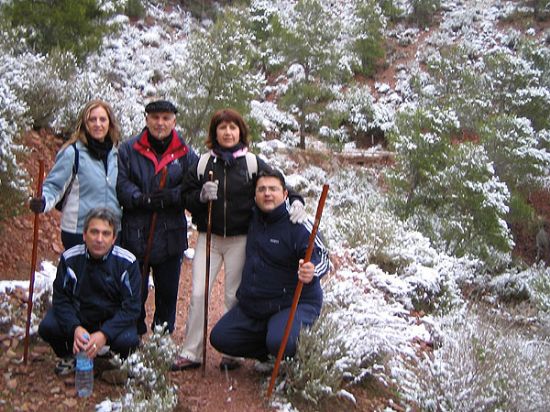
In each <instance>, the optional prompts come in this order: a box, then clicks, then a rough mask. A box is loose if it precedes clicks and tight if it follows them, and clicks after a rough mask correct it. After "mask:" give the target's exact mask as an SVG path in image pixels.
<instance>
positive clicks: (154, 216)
mask: <svg viewBox="0 0 550 412" xmlns="http://www.w3.org/2000/svg"><path fill="white" fill-rule="evenodd" d="M161 173H162V174H161V176H160V182H159V189H161V190H162V189H164V186H166V176H167V175H168V169H167V168H166V166H165V167H164V169H162V172H161ZM156 225H157V212H156V211H155V212H153V214H152V215H151V224H150V225H149V235H148V236H147V246H146V247H145V255H144V256H143V268H142V273H141V277H142V279H146V278H145V276H149V257H150V255H151V249H152V248H153V239H154V237H155V226H156Z"/></svg>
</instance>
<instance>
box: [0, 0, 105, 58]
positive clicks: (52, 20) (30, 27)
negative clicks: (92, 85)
mask: <svg viewBox="0 0 550 412" xmlns="http://www.w3.org/2000/svg"><path fill="white" fill-rule="evenodd" d="M2 16H3V18H4V19H6V20H7V22H8V23H9V24H11V26H12V27H22V28H23V29H24V30H25V38H26V41H27V43H28V45H29V47H30V49H31V50H33V51H37V52H40V53H43V54H47V53H50V52H51V51H53V50H56V49H58V50H62V51H70V52H72V53H73V54H74V55H75V56H77V58H78V59H80V60H83V59H84V57H85V56H86V55H87V54H88V53H90V52H92V51H94V50H97V49H98V48H99V46H100V45H101V41H102V38H103V35H104V34H105V33H107V32H108V31H109V28H108V26H107V24H106V18H107V17H108V13H107V12H104V11H103V10H102V9H101V8H100V6H99V5H98V2H97V1H96V0H81V1H72V0H56V1H32V0H13V1H11V2H5V4H4V5H3V6H2Z"/></svg>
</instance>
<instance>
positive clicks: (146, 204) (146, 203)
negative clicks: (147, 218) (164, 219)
mask: <svg viewBox="0 0 550 412" xmlns="http://www.w3.org/2000/svg"><path fill="white" fill-rule="evenodd" d="M134 204H135V206H136V207H137V208H142V209H147V210H154V207H153V205H152V203H151V195H140V196H138V197H136V198H134Z"/></svg>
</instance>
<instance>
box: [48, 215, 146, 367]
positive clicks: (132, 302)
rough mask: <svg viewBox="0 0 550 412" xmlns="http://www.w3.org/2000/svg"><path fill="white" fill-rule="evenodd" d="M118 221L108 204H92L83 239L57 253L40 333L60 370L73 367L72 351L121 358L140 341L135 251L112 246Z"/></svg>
mask: <svg viewBox="0 0 550 412" xmlns="http://www.w3.org/2000/svg"><path fill="white" fill-rule="evenodd" d="M118 229H119V221H118V218H117V217H116V215H115V214H114V213H113V212H112V211H111V210H110V209H106V208H96V209H92V210H91V211H90V213H89V214H88V215H87V217H86V220H85V222H84V234H83V237H84V244H80V245H77V246H74V247H72V248H70V249H68V250H66V251H65V252H63V254H62V255H61V259H60V261H59V265H58V267H57V275H56V278H55V281H54V283H53V298H52V303H53V305H52V308H51V309H50V310H49V311H48V312H47V314H46V316H45V318H44V319H43V320H42V322H41V323H40V326H39V328H38V333H39V335H40V337H42V339H44V340H45V341H46V342H48V343H49V344H50V345H51V347H52V349H53V350H54V352H55V354H56V355H57V356H58V357H59V358H61V360H60V361H59V362H58V363H57V365H56V367H55V373H56V374H58V375H67V374H69V373H71V372H72V371H73V370H74V364H75V361H74V354H76V353H77V352H80V351H81V350H85V351H86V353H87V355H88V357H90V358H95V357H96V356H97V355H98V353H99V354H101V353H103V352H106V351H107V350H108V349H109V348H107V347H106V345H108V346H109V347H110V350H111V351H112V352H115V353H118V354H120V356H121V357H122V358H125V357H127V356H128V354H129V352H130V351H131V350H133V349H134V348H136V347H137V346H138V344H139V338H138V334H137V327H136V322H137V319H138V317H139V314H140V310H141V300H140V287H141V276H140V271H139V266H138V263H137V260H136V258H135V256H134V255H133V254H131V253H130V252H128V251H127V250H126V249H123V248H121V247H119V246H114V244H115V239H116V233H117V232H118Z"/></svg>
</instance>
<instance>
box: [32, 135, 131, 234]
mask: <svg viewBox="0 0 550 412" xmlns="http://www.w3.org/2000/svg"><path fill="white" fill-rule="evenodd" d="M76 147H77V149H78V152H79V156H80V157H79V163H78V173H77V175H76V177H75V180H74V182H73V186H72V188H71V191H70V193H68V194H67V198H66V203H65V207H64V208H63V215H62V216H61V230H63V231H64V232H68V233H75V234H81V233H83V232H84V220H85V219H86V215H87V214H88V212H89V211H90V210H91V209H93V208H95V207H108V208H110V209H112V210H113V212H114V213H116V214H117V216H118V218H119V219H120V216H121V214H122V212H121V210H120V205H119V203H118V199H117V194H116V183H117V175H118V152H117V148H116V147H113V148H112V149H111V151H110V152H109V154H108V156H107V172H105V166H104V163H103V161H102V160H100V159H96V158H95V157H93V156H91V155H90V152H89V151H88V147H87V146H86V145H84V144H83V143H82V142H81V141H79V140H78V141H77V142H76ZM74 156H75V151H74V148H73V147H72V145H71V146H67V147H65V148H64V149H63V150H61V151H59V153H58V154H57V156H56V158H55V164H54V165H53V167H52V170H51V171H50V173H49V174H48V177H47V178H46V180H45V181H44V186H43V189H42V195H43V196H44V198H45V199H46V207H45V209H44V211H45V212H48V211H50V210H51V209H53V208H54V206H55V205H56V204H57V202H59V200H60V199H61V198H62V197H63V194H64V193H65V190H66V188H67V186H68V185H69V183H70V181H71V177H72V175H73V165H74Z"/></svg>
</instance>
